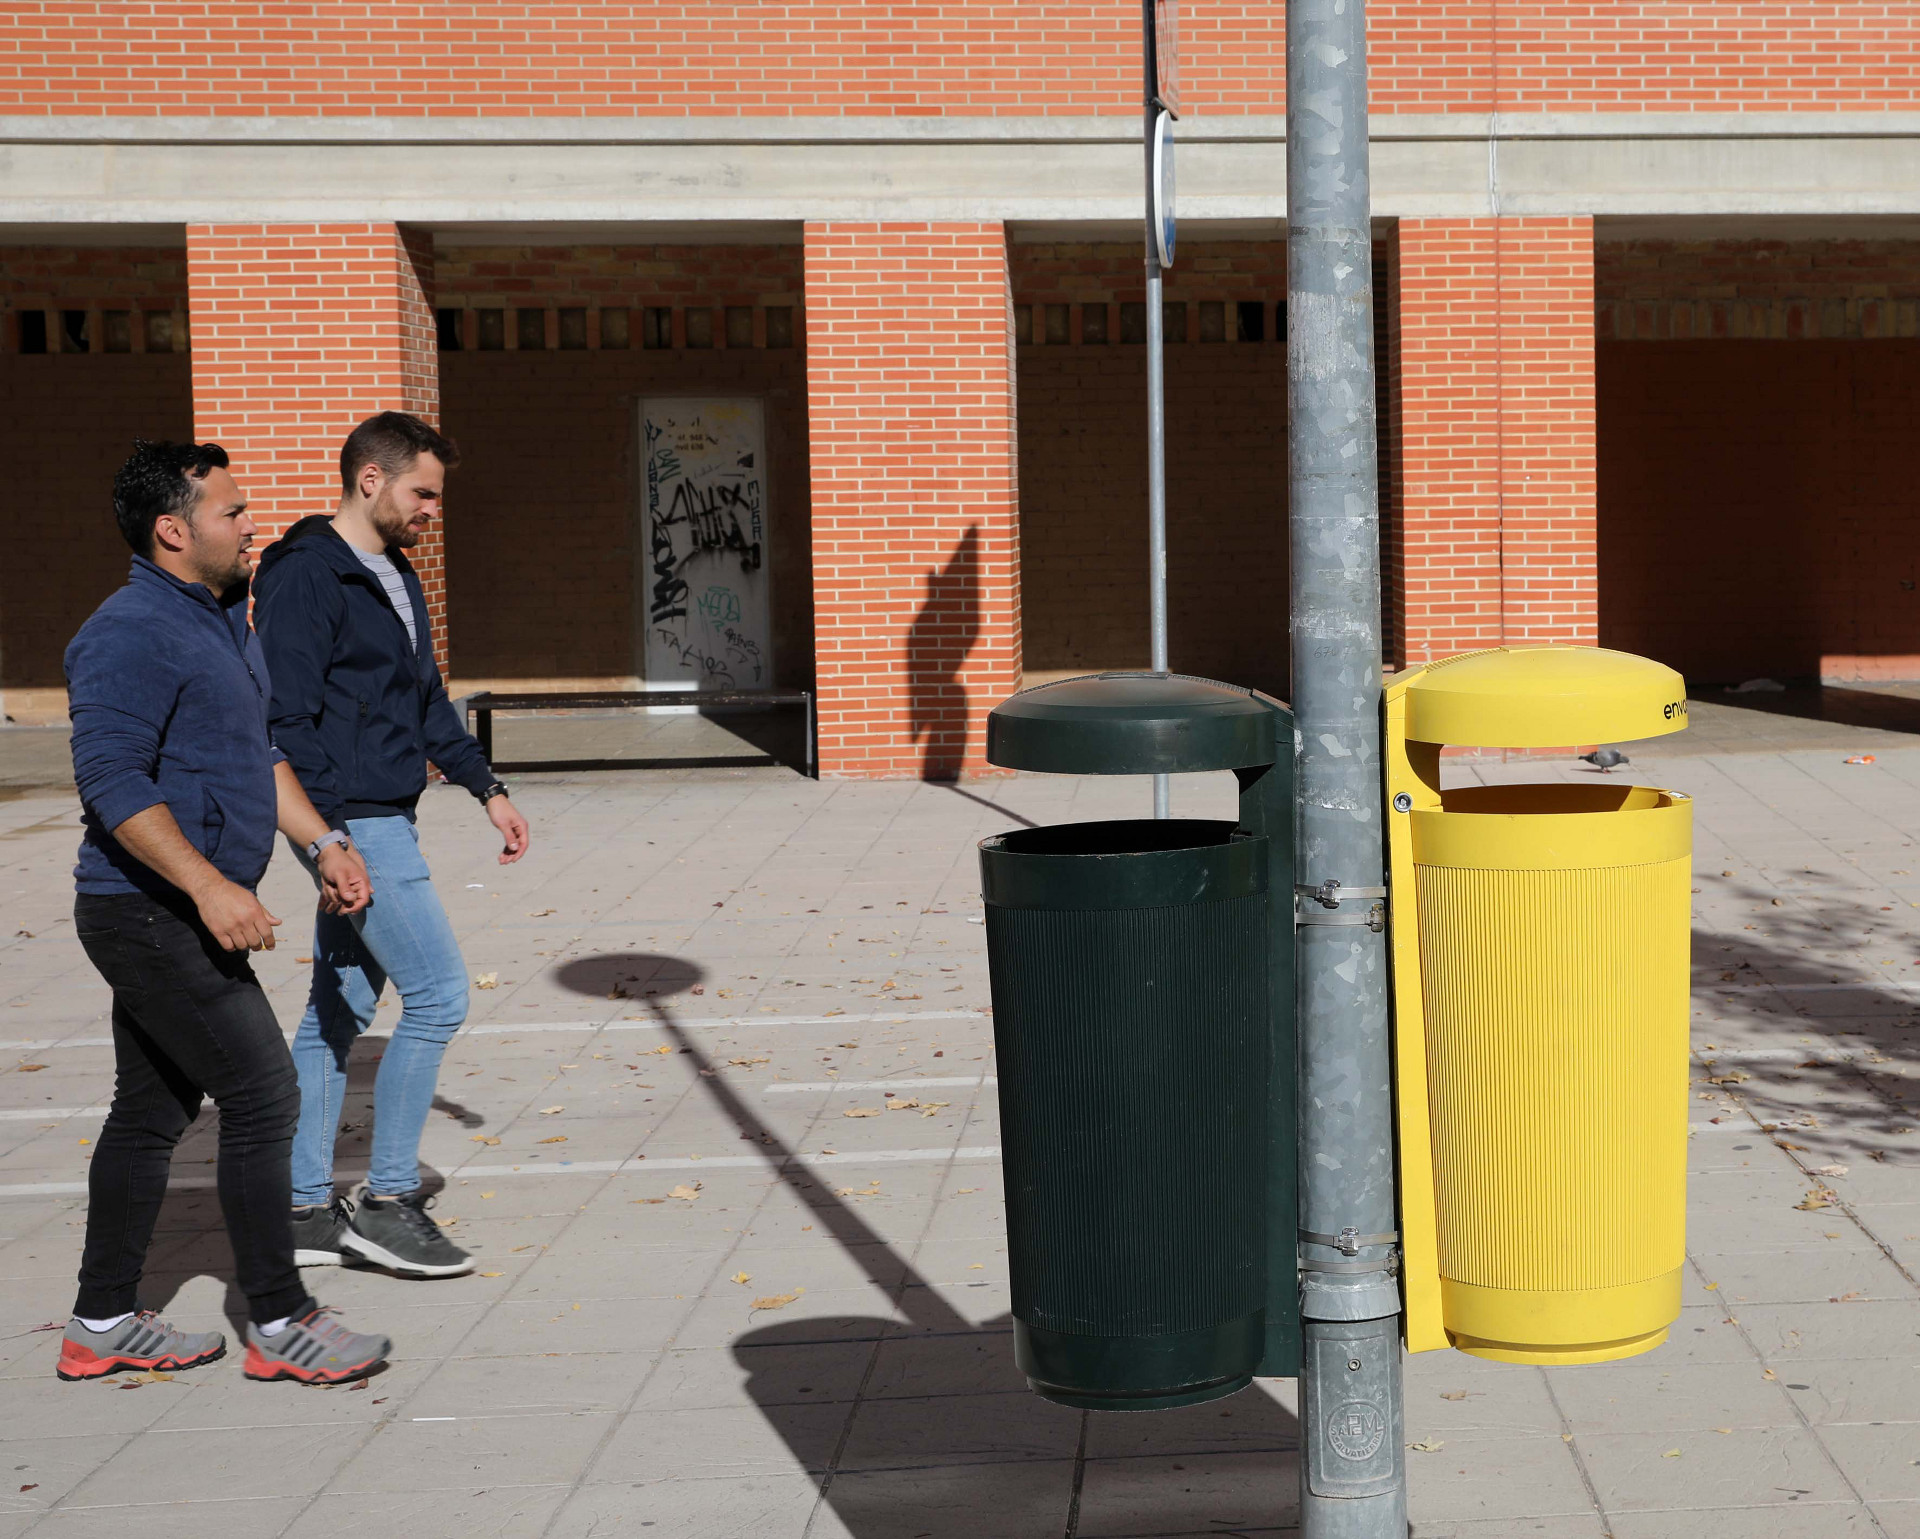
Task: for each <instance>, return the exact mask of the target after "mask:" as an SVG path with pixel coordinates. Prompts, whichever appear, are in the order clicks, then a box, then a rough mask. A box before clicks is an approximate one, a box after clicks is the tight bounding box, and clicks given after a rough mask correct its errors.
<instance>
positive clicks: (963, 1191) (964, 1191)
mask: <svg viewBox="0 0 1920 1539" xmlns="http://www.w3.org/2000/svg"><path fill="white" fill-rule="evenodd" d="M979 1190H980V1188H979V1187H977V1186H963V1187H961V1188H960V1189H959V1190H958V1191H956V1192H955V1193H954V1194H953V1195H954V1196H956V1197H965V1196H968V1195H970V1194H971V1193H973V1192H977V1191H979Z"/></svg>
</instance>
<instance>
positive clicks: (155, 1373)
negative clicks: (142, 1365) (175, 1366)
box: [140, 1368, 173, 1384]
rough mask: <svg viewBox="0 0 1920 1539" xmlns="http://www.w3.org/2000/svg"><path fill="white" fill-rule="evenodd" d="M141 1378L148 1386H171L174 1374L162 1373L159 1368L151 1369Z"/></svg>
mask: <svg viewBox="0 0 1920 1539" xmlns="http://www.w3.org/2000/svg"><path fill="white" fill-rule="evenodd" d="M140 1377H141V1379H142V1380H143V1381H145V1382H146V1383H148V1384H171V1383H172V1382H173V1375H172V1374H170V1373H162V1372H161V1371H160V1370H159V1369H158V1368H149V1369H148V1370H147V1371H146V1372H145V1373H143V1374H141V1375H140Z"/></svg>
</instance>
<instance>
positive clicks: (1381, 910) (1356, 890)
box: [1293, 877, 1387, 935]
mask: <svg viewBox="0 0 1920 1539" xmlns="http://www.w3.org/2000/svg"><path fill="white" fill-rule="evenodd" d="M1353 898H1365V899H1370V900H1371V901H1370V902H1368V904H1367V906H1366V909H1365V911H1364V912H1361V913H1357V914H1343V913H1340V912H1338V910H1339V908H1340V905H1341V904H1342V903H1344V902H1346V901H1348V900H1349V899H1353ZM1309 904H1318V905H1319V906H1320V909H1321V910H1322V911H1321V912H1318V913H1316V912H1315V911H1314V910H1313V909H1312V908H1311V907H1309V906H1308V905H1309ZM1293 922H1294V923H1295V924H1296V925H1303V924H1325V925H1365V926H1366V927H1367V928H1368V929H1369V930H1371V931H1373V933H1374V934H1375V935H1378V934H1380V933H1381V932H1382V931H1383V930H1385V929H1386V927H1387V889H1386V888H1384V887H1343V886H1341V885H1340V881H1339V879H1338V878H1337V877H1328V878H1327V880H1326V881H1324V882H1322V883H1321V884H1320V885H1319V886H1318V887H1309V886H1306V885H1304V884H1300V883H1296V884H1295V886H1294V889H1293Z"/></svg>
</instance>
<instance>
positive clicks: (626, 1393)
mask: <svg viewBox="0 0 1920 1539" xmlns="http://www.w3.org/2000/svg"><path fill="white" fill-rule="evenodd" d="M660 1356H661V1355H660V1354H659V1353H655V1352H612V1351H608V1352H568V1353H546V1352H541V1353H536V1354H533V1355H516V1356H509V1357H456V1358H450V1359H447V1360H446V1361H443V1362H441V1363H440V1364H438V1365H437V1366H434V1367H433V1368H432V1370H431V1377H428V1376H427V1374H425V1373H423V1374H422V1375H421V1377H422V1380H423V1382H422V1383H421V1384H420V1386H419V1387H418V1388H416V1389H414V1390H413V1392H412V1393H411V1394H410V1395H409V1396H408V1398H407V1399H406V1400H405V1401H404V1402H401V1401H399V1400H393V1401H390V1403H391V1404H395V1405H401V1404H404V1408H405V1414H406V1415H407V1416H408V1417H413V1416H461V1415H469V1414H472V1413H473V1411H474V1410H475V1408H476V1407H483V1408H484V1409H485V1411H486V1413H487V1414H489V1415H506V1416H512V1415H549V1414H552V1413H555V1412H574V1411H606V1412H612V1411H619V1410H623V1409H624V1408H625V1407H626V1406H627V1404H628V1403H629V1402H630V1401H631V1400H632V1399H633V1397H634V1396H635V1395H636V1394H638V1393H639V1392H640V1388H641V1386H642V1385H643V1384H644V1383H645V1382H646V1381H647V1379H648V1377H649V1375H651V1374H652V1373H653V1372H654V1370H655V1366H656V1365H657V1364H658V1363H659V1361H660ZM425 1366H426V1365H422V1367H423V1368H424V1367H425ZM374 1382H375V1383H376V1384H378V1383H380V1381H379V1380H375V1381H374Z"/></svg>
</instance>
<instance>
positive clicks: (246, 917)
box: [193, 877, 280, 951]
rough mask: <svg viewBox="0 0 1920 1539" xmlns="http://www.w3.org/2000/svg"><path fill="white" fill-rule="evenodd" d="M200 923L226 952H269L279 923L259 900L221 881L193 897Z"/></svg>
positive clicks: (229, 883) (244, 890)
mask: <svg viewBox="0 0 1920 1539" xmlns="http://www.w3.org/2000/svg"><path fill="white" fill-rule="evenodd" d="M193 902H194V907H195V908H197V909H199V911H200V922H201V923H202V924H203V925H205V926H206V927H207V929H208V930H209V931H210V932H211V933H212V935H213V938H214V939H215V940H217V941H218V942H220V944H221V945H222V946H224V947H226V949H227V950H229V951H271V950H273V927H274V926H275V925H277V924H278V923H280V921H279V920H277V919H275V918H274V917H273V915H271V914H269V913H268V912H267V911H266V909H265V907H264V906H263V905H262V904H261V902H260V900H259V899H258V898H256V897H255V896H254V895H253V894H252V893H250V892H248V891H247V889H246V888H244V887H242V886H241V885H240V884H239V883H237V882H229V881H227V880H226V879H225V878H224V877H223V878H221V879H220V880H218V881H217V882H210V883H208V884H207V886H206V887H205V888H203V889H202V890H201V891H199V892H198V893H196V894H194V899H193Z"/></svg>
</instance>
